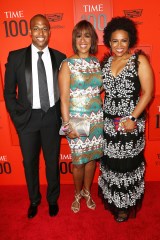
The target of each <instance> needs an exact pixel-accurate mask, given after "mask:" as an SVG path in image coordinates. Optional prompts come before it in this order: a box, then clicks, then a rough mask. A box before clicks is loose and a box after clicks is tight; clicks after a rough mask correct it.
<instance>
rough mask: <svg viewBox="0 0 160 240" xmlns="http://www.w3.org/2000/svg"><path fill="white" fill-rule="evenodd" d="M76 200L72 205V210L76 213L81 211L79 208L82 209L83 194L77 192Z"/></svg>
mask: <svg viewBox="0 0 160 240" xmlns="http://www.w3.org/2000/svg"><path fill="white" fill-rule="evenodd" d="M74 197H75V200H74V202H73V203H72V205H71V210H72V211H73V212H74V213H77V212H79V210H80V200H81V198H82V196H81V194H80V193H79V194H75V196H74Z"/></svg>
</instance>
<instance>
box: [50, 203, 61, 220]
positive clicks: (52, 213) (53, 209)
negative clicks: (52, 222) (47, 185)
mask: <svg viewBox="0 0 160 240" xmlns="http://www.w3.org/2000/svg"><path fill="white" fill-rule="evenodd" d="M58 212H59V207H58V204H49V215H50V216H51V217H53V216H56V215H57V214H58Z"/></svg>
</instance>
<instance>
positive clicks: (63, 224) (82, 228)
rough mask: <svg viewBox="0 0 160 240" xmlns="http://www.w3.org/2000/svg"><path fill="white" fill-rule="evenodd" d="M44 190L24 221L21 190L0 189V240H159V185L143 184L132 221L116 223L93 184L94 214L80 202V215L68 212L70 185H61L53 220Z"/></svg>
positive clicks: (24, 198) (24, 193) (24, 199)
mask: <svg viewBox="0 0 160 240" xmlns="http://www.w3.org/2000/svg"><path fill="white" fill-rule="evenodd" d="M45 191H46V187H45V186H41V192H42V197H43V198H42V203H41V205H40V206H39V208H38V215H37V216H36V217H35V218H34V219H30V220H29V219H27V215H26V214H27V209H28V206H29V202H28V197H27V190H26V187H25V186H0V240H54V239H55V240H90V239H92V240H160V203H159V202H160V182H147V183H146V192H145V197H144V202H143V206H142V209H141V210H140V212H139V213H138V214H137V218H136V219H130V220H129V221H128V222H124V223H116V222H115V221H114V219H113V216H112V215H111V214H110V213H109V212H108V211H106V210H104V208H103V205H102V203H101V200H100V199H99V198H98V196H97V184H94V185H93V188H92V195H93V198H94V200H95V202H96V204H97V208H96V210H95V211H92V210H90V209H88V208H87V207H86V205H85V201H84V200H83V201H82V204H81V211H80V212H79V213H77V214H74V213H72V212H71V210H70V205H71V202H72V200H73V191H74V190H73V185H62V186H61V196H60V199H59V207H60V212H59V214H58V215H57V217H53V218H51V217H50V216H49V215H48V206H47V202H46V199H45V194H46V192H45Z"/></svg>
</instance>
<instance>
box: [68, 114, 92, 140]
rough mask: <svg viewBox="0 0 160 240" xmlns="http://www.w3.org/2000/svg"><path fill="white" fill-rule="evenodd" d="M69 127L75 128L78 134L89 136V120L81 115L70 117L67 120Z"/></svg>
mask: <svg viewBox="0 0 160 240" xmlns="http://www.w3.org/2000/svg"><path fill="white" fill-rule="evenodd" d="M69 123H70V125H71V128H73V129H74V130H76V131H77V132H78V133H79V135H80V136H89V133H90V120H89V119H87V118H81V117H72V118H71V119H70V121H69Z"/></svg>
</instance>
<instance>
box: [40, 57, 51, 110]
mask: <svg viewBox="0 0 160 240" xmlns="http://www.w3.org/2000/svg"><path fill="white" fill-rule="evenodd" d="M42 54H43V52H38V55H39V58H38V61H37V69H38V81H39V95H40V103H41V109H42V110H43V111H45V112H47V110H48V109H49V108H50V103H49V95H48V87H47V77H46V71H45V67H44V62H43V60H42Z"/></svg>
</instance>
